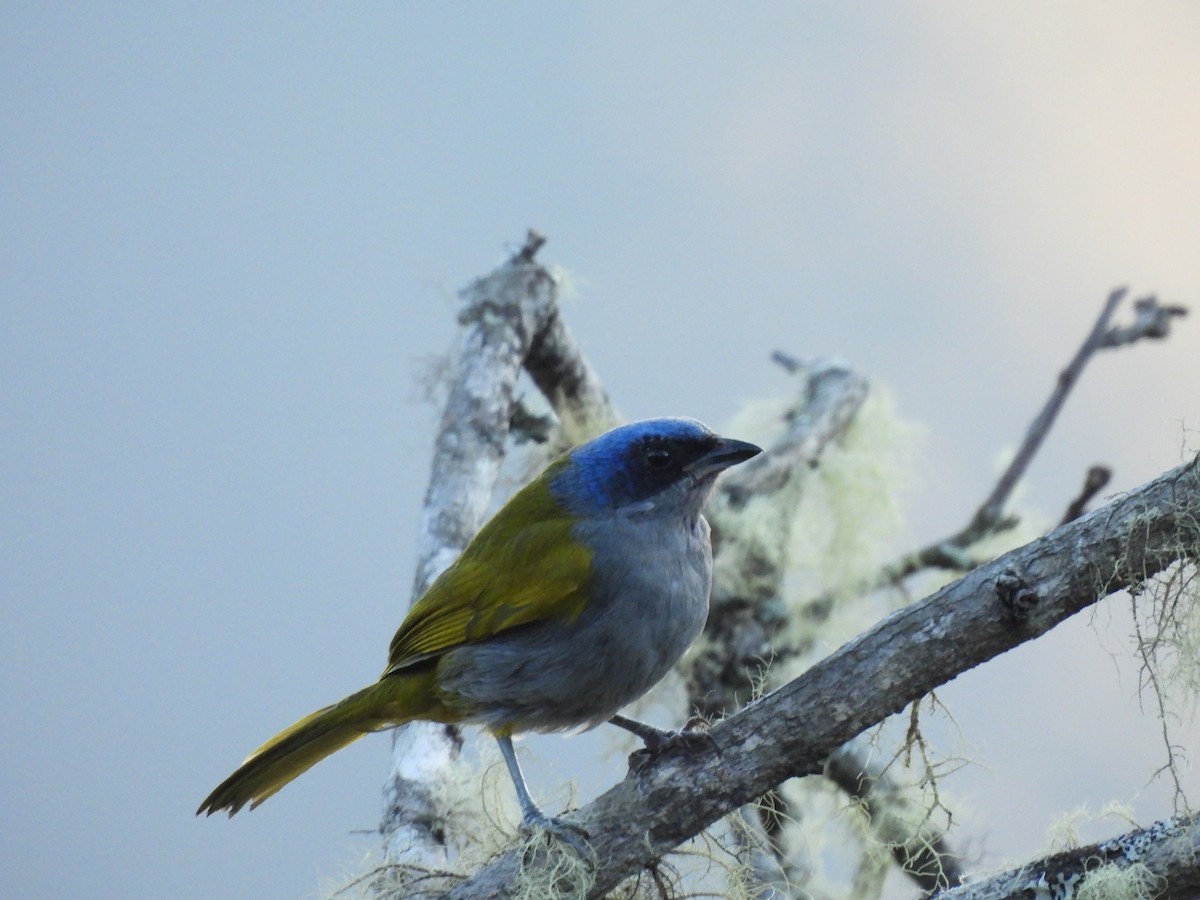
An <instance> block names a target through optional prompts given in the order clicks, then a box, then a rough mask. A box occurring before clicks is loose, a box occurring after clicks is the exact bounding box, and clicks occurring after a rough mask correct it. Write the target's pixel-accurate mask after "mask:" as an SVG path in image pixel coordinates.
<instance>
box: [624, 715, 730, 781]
mask: <svg viewBox="0 0 1200 900" xmlns="http://www.w3.org/2000/svg"><path fill="white" fill-rule="evenodd" d="M644 728H645V730H644V731H641V732H639V733H638V736H639V737H641V739H642V742H643V743H644V744H645V746H644V747H642V748H641V749H640V750H635V751H634V752H633V753H632V754H630V756H629V768H630V769H632V770H633V771H634V772H641V771H642V770H643V769H644V768H646V766H648V765H649V764H650V762H651V761H652V760H654V759H656V758H658V757H659V756H661V755H662V754H664V753H666V752H668V751H670V750H674V749H675V748H676V747H678V748H680V749H682V750H688V751H690V750H696V749H699V748H700V747H702V746H703V747H711V748H712V749H713V750H714V751H716V752H717V753H718V754H720V752H721V748H720V747H719V746H718V745H717V742H716V741H715V740H714V739H713V736H712V732H711V731H710V730H709V725H708V721H707V720H706V719H704V718H703V717H701V716H692V718H690V719H688V721H687V724H685V725H684V726H683V727H682V728H680V729H677V730H675V731H666V730H664V729H661V728H652V727H650V726H648V725H647V726H644Z"/></svg>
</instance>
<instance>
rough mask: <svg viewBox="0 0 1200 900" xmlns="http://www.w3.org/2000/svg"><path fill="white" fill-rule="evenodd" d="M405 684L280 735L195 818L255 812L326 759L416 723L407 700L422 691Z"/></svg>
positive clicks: (391, 683) (389, 685)
mask: <svg viewBox="0 0 1200 900" xmlns="http://www.w3.org/2000/svg"><path fill="white" fill-rule="evenodd" d="M406 682H407V679H397V678H393V677H389V678H386V679H384V680H382V681H380V682H378V683H376V684H373V685H371V686H370V687H367V688H363V689H362V690H361V691H357V692H355V693H353V694H351V695H350V696H349V697H346V698H345V699H344V700H341V701H340V702H338V703H335V704H333V705H332V706H326V707H325V708H324V709H319V710H317V711H316V712H315V713H313V714H312V715H309V716H305V717H304V718H303V719H301V720H300V721H299V722H297V723H295V724H294V725H292V726H290V727H289V728H286V729H284V730H283V731H281V732H279V734H277V735H275V737H273V738H271V739H270V740H269V741H267V742H266V743H265V744H263V745H262V746H261V747H259V748H258V749H257V750H255V751H254V752H253V753H251V754H250V756H249V758H247V759H246V761H245V762H244V763H242V764H241V766H239V767H238V769H237V771H236V772H234V773H233V774H232V775H230V776H229V777H228V778H226V779H225V780H224V781H222V782H221V783H220V784H219V785H217V787H216V789H215V790H214V791H213V792H212V793H211V794H209V795H208V797H207V798H205V800H204V802H203V803H201V804H200V808H199V809H197V810H196V815H200V814H201V813H206V814H208V815H210V816H211V815H212V814H213V813H215V812H218V811H220V810H223V809H227V810H229V815H231V816H232V815H233V814H234V813H236V812H237V811H238V810H240V809H241V808H242V807H243V806H245V805H246V804H247V803H249V804H250V808H251V809H254V807H256V806H258V805H259V804H260V803H262V802H263V801H264V800H266V799H267V798H268V797H271V796H272V795H274V794H275V793H276V792H277V791H278V790H279V789H280V788H282V787H283V786H284V785H286V784H288V783H289V782H290V781H292V780H293V779H295V778H297V777H299V776H300V775H302V774H304V773H305V772H307V771H308V770H309V769H311V768H312V767H313V766H315V765H316V764H317V763H319V762H320V761H321V760H323V759H324V758H325V757H327V756H329V755H330V754H332V753H335V752H337V751H338V750H341V749H342V748H343V747H345V746H347V745H348V744H351V743H353V742H354V741H356V740H358V739H359V738H360V737H362V736H363V735H364V734H369V733H370V732H372V731H378V730H380V729H381V728H391V727H392V726H395V725H402V724H404V723H405V722H408V721H410V720H411V719H413V718H415V717H416V716H417V715H419V714H420V711H421V710H420V709H418V708H413V707H414V704H412V703H409V702H405V700H406V695H407V696H413V695H414V694H416V695H418V696H419V694H420V693H421V692H420V691H412V690H410V688H414V687H420V686H419V685H416V684H407V683H406ZM406 689H409V690H406ZM415 706H418V707H419V706H420V704H415Z"/></svg>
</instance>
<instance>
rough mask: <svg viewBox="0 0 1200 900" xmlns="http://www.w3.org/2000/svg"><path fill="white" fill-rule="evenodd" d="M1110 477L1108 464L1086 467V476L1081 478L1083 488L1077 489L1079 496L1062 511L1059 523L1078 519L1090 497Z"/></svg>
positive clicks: (1110, 471)
mask: <svg viewBox="0 0 1200 900" xmlns="http://www.w3.org/2000/svg"><path fill="white" fill-rule="evenodd" d="M1111 478H1112V469H1110V468H1109V467H1108V466H1092V467H1091V468H1090V469H1088V472H1087V476H1086V477H1085V478H1084V479H1083V488H1082V489H1081V490H1080V491H1079V496H1078V497H1076V498H1075V499H1074V500H1072V501H1071V503H1070V505H1069V506H1067V511H1066V512H1065V513H1063V517H1062V521H1061V522H1059V523H1058V524H1059V525H1065V524H1066V523H1067V522H1070V521H1071V520H1072V519H1078V518H1079V517H1080V516H1082V515H1083V512H1084V510H1086V509H1087V505H1088V504H1089V503H1091V502H1092V498H1093V497H1095V496H1096V495H1097V494H1098V493H1100V492H1101V491H1102V490H1104V488H1105V487H1106V486H1107V485H1108V482H1109V480H1110V479H1111Z"/></svg>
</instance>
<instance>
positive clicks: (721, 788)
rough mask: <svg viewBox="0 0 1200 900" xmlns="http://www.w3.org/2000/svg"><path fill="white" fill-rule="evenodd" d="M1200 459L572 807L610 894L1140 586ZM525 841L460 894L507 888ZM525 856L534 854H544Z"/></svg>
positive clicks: (1186, 543) (1185, 554)
mask: <svg viewBox="0 0 1200 900" xmlns="http://www.w3.org/2000/svg"><path fill="white" fill-rule="evenodd" d="M1198 521H1200V458H1197V459H1196V460H1193V461H1192V462H1191V463H1188V464H1186V465H1182V466H1179V467H1177V468H1175V469H1172V470H1171V471H1169V472H1167V473H1165V474H1163V475H1162V476H1160V477H1159V478H1157V479H1155V480H1154V481H1151V482H1149V483H1148V484H1146V485H1144V486H1142V487H1141V488H1138V489H1137V490H1135V491H1131V492H1130V493H1129V494H1127V495H1125V496H1123V497H1120V498H1118V499H1116V500H1114V501H1113V502H1111V503H1109V504H1108V505H1107V506H1104V507H1102V508H1100V509H1097V510H1094V511H1093V512H1091V513H1089V514H1087V515H1084V516H1082V517H1080V518H1079V519H1076V520H1075V521H1073V522H1070V523H1068V524H1066V525H1063V526H1062V527H1060V528H1058V529H1056V530H1055V531H1053V532H1051V533H1050V534H1049V535H1046V536H1045V537H1042V538H1039V539H1038V540H1035V541H1033V542H1032V543H1030V544H1028V545H1026V546H1024V547H1021V548H1019V549H1017V550H1014V551H1012V552H1010V553H1007V554H1005V555H1004V556H1002V557H1000V558H998V559H996V560H993V561H992V562H990V563H988V564H986V565H983V566H981V567H979V568H977V569H975V570H973V571H971V572H969V573H968V574H967V575H965V576H964V577H962V578H961V579H959V580H958V581H956V582H954V583H953V584H950V585H947V586H946V587H944V588H942V589H941V590H939V591H937V592H936V593H934V594H932V595H931V596H929V597H927V598H926V599H924V600H921V601H919V602H917V603H913V604H911V605H909V606H907V607H904V608H903V609H900V610H897V611H896V612H894V613H892V614H891V615H889V616H888V617H887V618H885V619H883V620H882V621H881V622H879V623H878V624H876V625H875V626H874V627H873V628H871V629H870V630H868V631H867V632H865V633H864V634H862V635H860V636H859V637H857V638H855V639H854V640H852V641H850V642H849V643H847V644H846V645H844V646H843V647H842V648H841V649H839V650H837V651H836V652H834V653H833V654H831V655H830V656H829V657H828V658H826V659H825V660H823V661H821V662H819V663H817V664H816V665H814V666H813V667H812V668H810V669H809V670H808V671H806V672H805V673H804V674H802V675H801V676H799V677H798V678H796V679H795V680H793V681H791V682H789V683H788V684H786V685H784V686H783V687H781V688H780V689H778V690H776V691H774V692H773V693H771V694H769V695H767V696H766V697H764V698H762V699H761V700H759V701H757V702H755V703H753V704H751V705H750V706H748V707H746V708H745V709H743V710H742V711H741V712H739V713H737V714H735V715H733V716H732V717H730V718H728V719H726V720H724V721H722V722H720V723H718V724H717V725H715V726H714V727H713V729H712V732H711V738H712V741H711V743H708V744H706V743H703V742H700V743H697V744H696V745H695V746H693V747H691V748H689V749H686V750H685V749H681V750H678V751H675V752H668V753H665V754H663V755H662V756H660V757H659V758H657V759H654V760H652V761H650V762H648V763H647V764H645V765H644V766H642V767H640V768H639V769H638V770H637V771H635V772H631V773H630V774H629V775H627V777H626V778H625V780H624V781H622V782H621V783H620V784H618V785H616V786H615V787H613V788H612V789H611V790H609V791H608V792H607V793H605V794H604V795H603V796H601V797H599V798H597V799H596V800H595V801H594V802H593V803H591V804H589V805H588V806H587V807H585V808H584V809H582V810H580V811H579V812H578V813H577V814H576V815H575V816H573V817H572V819H573V821H576V822H578V823H579V824H580V825H581V826H582V827H583V828H585V829H586V830H587V832H588V834H589V836H590V837H589V843H590V845H591V847H592V848H593V850H594V852H595V854H596V860H597V861H598V866H597V871H596V880H595V883H594V886H593V888H592V891H591V896H594V897H599V896H602V895H603V893H604V892H605V891H607V890H608V889H610V888H611V887H613V886H614V885H616V884H617V883H618V882H620V881H621V880H623V879H624V878H627V877H629V876H630V875H633V874H635V873H636V872H638V871H640V870H641V869H643V868H644V867H646V866H648V865H650V864H651V863H652V862H653V861H654V860H656V859H658V858H659V857H661V856H662V855H663V854H665V853H667V852H669V851H670V850H671V849H672V848H674V847H676V846H677V845H678V844H680V843H681V842H682V841H684V840H686V839H687V838H689V837H691V836H693V835H696V834H698V833H699V832H700V831H702V830H703V829H704V828H706V827H708V826H709V825H711V824H712V823H714V822H715V821H717V820H718V819H720V818H721V817H722V816H724V815H727V814H728V813H729V812H731V811H733V810H734V809H737V808H738V807H739V806H741V805H743V804H745V803H747V802H750V801H752V800H753V799H754V798H756V797H758V796H761V795H762V794H763V793H764V792H766V791H768V790H770V789H771V788H772V787H774V786H775V785H777V784H779V783H781V782H783V781H784V780H786V779H787V778H790V777H794V776H798V775H805V774H812V773H816V772H819V771H820V770H821V768H822V765H823V762H824V760H825V759H826V758H827V757H828V756H829V754H831V753H832V752H833V751H834V750H836V749H837V748H838V747H840V746H841V745H842V744H844V743H846V741H848V740H850V739H851V738H852V737H854V736H856V735H858V734H860V733H861V732H863V731H864V730H865V729H867V728H869V727H871V726H873V725H875V724H877V723H879V722H881V721H883V720H884V719H885V718H887V717H888V716H889V715H891V714H893V713H895V712H898V711H899V710H902V709H903V708H904V707H905V706H907V705H908V704H909V703H911V702H912V701H914V700H916V699H918V698H920V697H922V696H924V695H925V694H927V693H928V692H929V691H930V690H932V689H933V688H936V687H937V686H938V685H941V684H944V683H945V682H947V681H949V680H950V679H952V678H954V677H955V676H957V675H959V674H961V673H962V672H965V671H967V670H968V669H971V668H973V667H975V666H977V665H979V664H980V663H983V662H986V661H987V660H989V659H991V658H993V657H995V656H997V655H999V654H1000V653H1003V652H1005V651H1006V650H1009V649H1011V648H1012V647H1015V646H1017V645H1019V644H1021V643H1024V642H1025V641H1029V640H1033V639H1034V638H1036V637H1038V636H1040V635H1042V634H1044V633H1045V632H1047V631H1049V630H1050V629H1051V628H1053V627H1055V626H1056V625H1058V624H1059V623H1061V622H1062V621H1064V620H1065V619H1067V618H1069V617H1070V616H1072V615H1074V614H1075V613H1077V612H1079V611H1080V610H1083V609H1086V608H1087V607H1089V606H1091V605H1092V604H1094V603H1095V602H1096V601H1097V600H1098V599H1100V598H1102V597H1105V596H1107V595H1109V594H1111V593H1114V592H1116V591H1119V590H1121V589H1123V588H1126V587H1129V586H1131V585H1140V584H1141V583H1142V582H1144V581H1145V580H1146V579H1148V578H1150V577H1152V576H1153V575H1155V574H1156V573H1158V572H1160V571H1162V570H1163V569H1165V568H1166V567H1168V566H1170V565H1172V564H1173V563H1175V562H1176V561H1178V560H1180V559H1189V560H1194V559H1195V556H1196V553H1197V549H1196V548H1197V544H1198V542H1200V537H1198V534H1197V530H1198V529H1197V522H1198ZM518 856H519V851H513V852H510V853H506V854H504V855H502V856H501V857H499V858H497V859H496V860H495V861H493V862H492V863H490V864H489V865H488V866H486V867H484V868H483V869H482V870H480V871H479V872H478V873H477V874H476V875H475V876H474V877H472V878H471V879H469V880H467V881H466V882H464V883H463V884H461V885H458V886H457V887H455V888H454V889H453V890H452V891H451V896H453V897H457V898H467V897H478V898H482V897H506V896H511V890H512V884H513V882H512V879H513V878H514V877H515V873H516V869H517V868H518ZM527 864H536V861H534V862H532V863H530V862H527Z"/></svg>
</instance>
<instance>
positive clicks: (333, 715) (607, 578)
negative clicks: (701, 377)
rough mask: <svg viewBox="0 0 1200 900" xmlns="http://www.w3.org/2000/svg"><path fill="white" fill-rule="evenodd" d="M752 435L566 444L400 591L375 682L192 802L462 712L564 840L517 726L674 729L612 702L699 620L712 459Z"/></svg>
mask: <svg viewBox="0 0 1200 900" xmlns="http://www.w3.org/2000/svg"><path fill="white" fill-rule="evenodd" d="M761 452H762V449H761V448H760V447H758V446H756V445H754V444H752V443H749V442H746V441H740V440H736V439H733V438H727V437H721V436H719V435H718V434H716V433H715V432H713V431H712V430H711V429H709V428H708V427H707V426H706V425H704V424H702V423H701V422H698V421H696V420H695V419H689V418H681V417H671V418H656V419H646V420H643V421H639V422H633V423H631V424H627V425H623V426H619V427H617V428H614V429H612V430H610V431H607V432H605V433H604V434H602V435H600V436H599V437H597V438H595V439H593V440H591V441H589V442H587V443H584V444H581V445H579V446H577V447H575V448H574V449H572V450H569V451H567V452H566V453H564V454H563V455H561V456H560V457H558V458H557V459H556V460H555V461H553V462H552V463H550V465H549V466H547V467H546V469H545V470H544V471H542V472H541V474H540V475H538V476H537V477H536V478H534V479H533V480H532V481H531V482H529V483H528V484H527V485H526V486H525V487H523V488H521V489H520V490H519V491H517V492H516V493H515V494H514V495H513V496H512V498H511V499H510V500H509V501H508V502H507V503H506V504H505V505H504V506H502V507H501V508H500V510H499V511H498V512H496V514H495V515H494V516H493V517H492V518H491V519H490V520H489V521H488V522H487V523H486V524H484V526H483V527H482V528H481V529H480V530H479V532H478V533H477V534H476V535H475V537H474V538H473V539H472V540H471V541H470V542H469V543H468V545H467V547H466V548H465V549H464V550H463V552H462V554H461V555H460V556H459V557H458V559H457V560H456V561H455V562H454V563H452V564H451V565H450V566H449V567H448V568H447V569H446V570H445V571H444V572H443V573H442V574H441V575H440V576H439V577H438V578H437V579H436V580H435V581H434V582H433V584H432V585H431V586H430V587H429V589H428V590H427V591H426V592H425V593H424V594H423V595H422V596H421V597H420V598H419V599H418V600H417V601H416V602H415V603H414V604H413V605H412V607H411V608H410V610H409V612H408V615H407V616H406V617H405V618H404V620H403V622H402V623H401V625H400V627H399V629H398V630H397V631H396V634H395V637H393V638H392V642H391V646H390V649H389V653H388V663H387V667H386V668H385V669H384V671H383V675H382V676H381V677H380V678H379V680H378V681H377V682H376V683H375V684H372V685H370V686H369V687H366V688H363V689H362V690H360V691H356V692H355V693H353V694H351V695H350V696H348V697H346V698H344V699H343V700H341V701H339V702H338V703H334V704H332V705H331V706H326V707H324V708H323V709H320V710H318V711H316V712H314V713H312V714H311V715H309V716H306V717H305V718H303V719H301V720H300V721H298V722H296V723H295V724H294V725H292V726H290V727H289V728H287V729H285V730H283V731H281V732H280V733H279V734H277V735H275V737H273V738H271V739H270V740H269V741H267V742H266V743H265V744H263V745H262V746H261V747H259V748H258V749H257V750H255V751H254V752H253V753H252V754H250V756H249V757H248V758H247V759H246V761H245V762H243V763H242V765H241V766H240V767H239V768H238V769H237V770H236V771H234V772H233V774H232V775H230V776H229V777H228V778H226V779H225V780H224V781H223V782H221V784H220V785H218V786H217V787H216V788H215V789H214V790H213V791H212V793H211V794H209V795H208V797H207V798H206V799H205V800H204V802H203V803H201V804H200V808H199V809H197V811H196V814H197V815H200V814H202V813H204V814H208V815H212V814H213V813H215V812H218V811H221V810H226V811H228V813H229V815H230V816H232V815H234V814H235V813H237V812H238V811H239V810H240V809H242V808H243V807H244V806H245V805H246V804H247V803H248V804H249V805H250V808H251V809H253V808H254V807H256V806H258V805H259V804H260V803H262V802H263V801H264V800H266V799H268V798H269V797H271V796H272V795H274V794H275V793H276V792H277V791H279V790H280V789H281V788H282V787H284V786H285V785H286V784H288V783H289V782H291V781H292V780H293V779H295V778H297V777H298V776H299V775H301V774H303V773H304V772H306V771H307V770H308V769H309V768H311V767H312V766H314V765H315V764H316V763H318V762H320V761H321V760H322V759H324V758H325V757H327V756H329V755H330V754H332V753H334V752H336V751H337V750H340V749H341V748H342V747H345V746H346V745H348V744H350V743H351V742H353V741H355V740H357V739H358V738H360V737H362V736H363V735H365V734H368V733H370V732H373V731H379V730H383V729H387V728H393V727H396V726H398V725H403V724H405V723H407V722H411V721H414V720H426V721H432V722H440V723H446V724H457V723H473V724H478V725H481V726H482V727H483V728H484V729H486V730H487V731H489V732H490V733H491V734H492V736H493V737H494V738H495V739H496V742H497V743H498V745H499V748H500V752H501V755H502V756H503V758H504V761H505V764H506V766H507V768H508V771H509V774H510V775H511V777H512V781H513V785H514V788H515V790H516V794H517V800H518V802H519V804H520V807H521V814H522V819H523V823H524V825H525V826H526V827H527V828H530V829H535V828H538V827H542V828H545V829H547V830H549V831H551V832H554V833H557V834H559V835H561V836H567V837H568V839H570V836H569V834H566V833H567V832H568V831H569V830H570V829H572V828H574V827H575V826H569V825H564V823H563V822H561V821H560V820H559V819H556V818H552V817H550V816H547V815H546V814H545V813H543V812H542V811H541V809H540V808H539V807H538V806H537V804H536V803H535V802H534V800H533V798H532V796H531V795H530V792H529V789H528V787H527V785H526V783H525V779H524V777H523V775H522V772H521V768H520V765H519V764H518V762H517V757H516V754H515V752H514V750H513V743H512V738H513V735H514V734H518V733H521V732H528V731H534V732H552V731H568V730H572V729H579V728H585V729H586V728H591V727H594V726H596V725H599V724H601V723H603V722H611V723H613V724H615V725H618V726H620V727H622V728H625V729H627V730H629V731H631V732H633V733H634V734H636V735H638V736H640V737H641V738H642V739H643V740H644V741H646V743H647V746H648V747H652V746H654V747H660V746H662V745H663V743H664V741H665V740H666V739H669V738H670V737H671V736H672V735H673V734H676V733H672V732H665V731H661V730H659V729H657V728H655V727H653V726H649V725H645V724H643V723H641V722H638V721H636V720H633V719H628V718H626V717H624V716H621V715H620V714H619V710H620V709H621V708H622V707H624V706H626V705H628V704H629V703H631V702H633V701H634V700H637V699H638V698H639V697H641V696H642V695H643V694H645V693H646V692H647V691H649V690H650V688H651V687H653V686H654V685H655V684H656V683H658V682H659V681H660V680H661V679H662V678H663V677H664V676H665V675H666V674H667V673H668V672H669V671H670V669H671V667H672V666H674V665H675V663H676V662H677V661H678V660H679V658H680V657H681V656H682V655H683V654H684V652H685V651H686V650H687V648H688V647H689V646H690V645H691V644H692V643H693V641H695V639H696V638H697V637H698V636H699V635H700V633H701V631H702V630H703V628H704V623H705V620H706V619H707V617H708V604H709V592H710V590H711V586H712V548H711V543H710V537H709V535H710V531H709V526H708V523H707V521H705V519H704V517H703V515H702V509H703V507H704V505H705V503H706V502H707V500H708V499H709V497H710V495H711V494H712V492H713V488H714V485H715V482H716V480H717V476H718V475H719V474H720V473H721V472H723V471H724V470H725V469H727V468H729V467H730V466H734V465H737V464H738V463H741V462H745V461H746V460H748V459H751V458H752V457H754V456H756V455H758V454H759V453H761ZM576 830H578V829H576ZM572 843H573V844H574V845H575V846H578V844H577V843H576V842H575V841H573V840H572Z"/></svg>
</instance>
